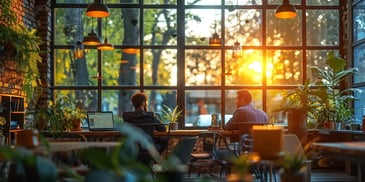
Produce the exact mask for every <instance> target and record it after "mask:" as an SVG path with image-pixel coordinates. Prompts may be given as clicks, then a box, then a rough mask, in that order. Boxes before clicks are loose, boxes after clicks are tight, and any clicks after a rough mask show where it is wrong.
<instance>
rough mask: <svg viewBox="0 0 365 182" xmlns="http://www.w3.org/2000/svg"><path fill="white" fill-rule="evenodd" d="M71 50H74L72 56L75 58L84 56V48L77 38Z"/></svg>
mask: <svg viewBox="0 0 365 182" xmlns="http://www.w3.org/2000/svg"><path fill="white" fill-rule="evenodd" d="M73 52H74V58H75V59H81V58H84V56H85V49H84V46H83V45H82V42H81V41H79V40H78V41H77V42H76V44H75V47H74V50H73Z"/></svg>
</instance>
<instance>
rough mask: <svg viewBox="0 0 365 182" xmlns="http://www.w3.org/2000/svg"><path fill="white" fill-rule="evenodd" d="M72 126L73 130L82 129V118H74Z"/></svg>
mask: <svg viewBox="0 0 365 182" xmlns="http://www.w3.org/2000/svg"><path fill="white" fill-rule="evenodd" d="M71 123H72V127H71V131H81V130H82V129H81V120H80V119H74V120H72V121H71Z"/></svg>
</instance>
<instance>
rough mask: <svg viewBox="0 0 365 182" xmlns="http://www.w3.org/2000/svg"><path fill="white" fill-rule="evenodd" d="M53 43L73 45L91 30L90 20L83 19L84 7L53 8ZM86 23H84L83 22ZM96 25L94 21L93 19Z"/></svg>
mask: <svg viewBox="0 0 365 182" xmlns="http://www.w3.org/2000/svg"><path fill="white" fill-rule="evenodd" d="M54 10H55V18H54V21H55V24H54V31H55V32H54V35H55V39H54V44H55V45H73V44H74V43H75V42H76V41H78V40H81V41H82V39H83V36H84V34H85V35H87V33H89V32H91V30H92V22H91V21H89V20H87V21H84V18H85V17H86V15H85V9H83V8H55V9H54ZM85 23H86V24H85ZM94 26H95V27H96V21H94Z"/></svg>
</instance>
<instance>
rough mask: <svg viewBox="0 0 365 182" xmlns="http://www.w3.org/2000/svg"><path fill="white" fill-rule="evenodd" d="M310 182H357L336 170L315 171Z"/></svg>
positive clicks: (194, 179)
mask: <svg viewBox="0 0 365 182" xmlns="http://www.w3.org/2000/svg"><path fill="white" fill-rule="evenodd" d="M209 179H210V180H208V181H211V182H225V181H226V180H225V179H224V178H221V179H219V178H212V177H209ZM202 181H204V180H202V178H197V177H194V175H193V176H192V177H190V178H185V180H184V182H202ZM204 182H206V181H204ZM254 182H261V181H260V180H258V179H257V180H255V181H254ZM273 182H280V178H279V177H278V176H277V177H276V180H273ZM311 182H358V180H357V177H356V176H351V175H348V174H346V173H344V172H343V171H337V170H323V169H315V170H312V172H311Z"/></svg>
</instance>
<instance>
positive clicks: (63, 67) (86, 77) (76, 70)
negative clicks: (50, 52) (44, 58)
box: [54, 49, 97, 86]
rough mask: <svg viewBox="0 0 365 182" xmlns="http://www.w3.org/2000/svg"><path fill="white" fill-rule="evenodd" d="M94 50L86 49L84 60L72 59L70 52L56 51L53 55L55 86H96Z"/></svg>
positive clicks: (64, 50) (95, 53) (66, 50)
mask: <svg viewBox="0 0 365 182" xmlns="http://www.w3.org/2000/svg"><path fill="white" fill-rule="evenodd" d="M96 55H97V52H96V50H95V49H88V50H86V53H85V58H81V59H74V58H73V52H72V50H68V49H56V50H55V54H54V63H55V64H54V71H55V73H54V83H55V85H56V86H75V85H96V81H94V78H93V76H96V75H97V70H96V68H95V65H96V57H97V56H96Z"/></svg>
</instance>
